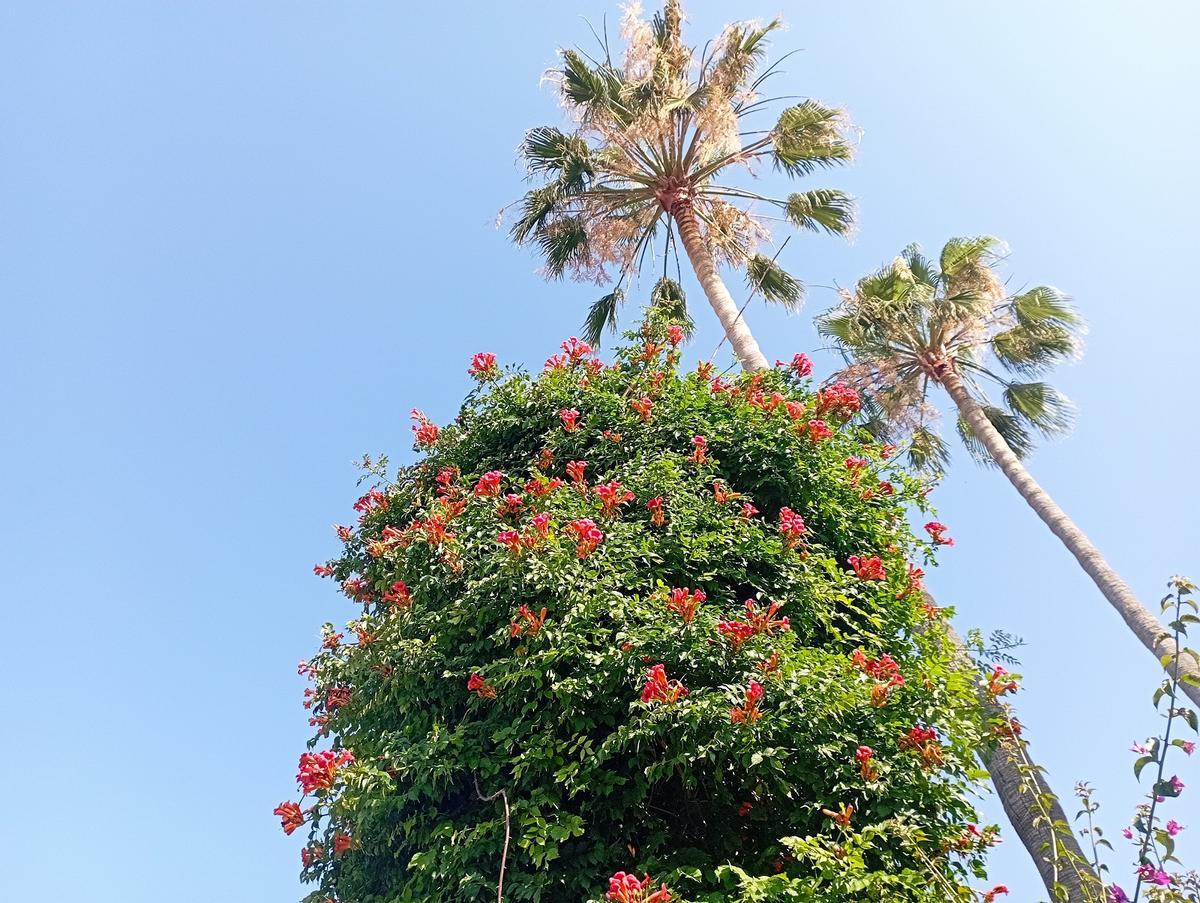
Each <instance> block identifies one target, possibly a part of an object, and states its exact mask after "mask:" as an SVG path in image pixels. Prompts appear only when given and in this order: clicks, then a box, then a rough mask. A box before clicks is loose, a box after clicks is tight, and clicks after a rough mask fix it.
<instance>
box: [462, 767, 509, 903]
mask: <svg viewBox="0 0 1200 903" xmlns="http://www.w3.org/2000/svg"><path fill="white" fill-rule="evenodd" d="M471 777H472V778H473V779H474V781H475V795H476V796H477V797H479V798H480V799H481V800H483V801H484V802H485V803H490V802H492V800H494V799H495V798H496V797H500V799H502V800H503V801H504V852H503V853H502V854H501V855H500V880H499V881H498V882H497V883H496V903H504V869H505V868H506V867H507V866H508V844H509V841H510V840H511V839H512V816H511V813H510V812H509V808H508V794H507V793H505V792H504V789H503V788H501V789H500V790H497V791H496V792H495V793H493V794H492V795H491V796H484V795H483V791H482V790H480V789H479V776H478V775H472V776H471Z"/></svg>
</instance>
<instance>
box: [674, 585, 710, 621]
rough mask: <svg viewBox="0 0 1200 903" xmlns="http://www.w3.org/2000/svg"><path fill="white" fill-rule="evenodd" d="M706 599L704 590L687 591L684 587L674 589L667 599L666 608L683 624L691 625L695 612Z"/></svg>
mask: <svg viewBox="0 0 1200 903" xmlns="http://www.w3.org/2000/svg"><path fill="white" fill-rule="evenodd" d="M707 598H708V596H706V595H705V594H704V590H699V589H698V590H695V591H692V590H689V589H688V588H687V587H686V586H684V587H676V588H675V589H673V590H671V593H670V595H669V596H668V597H667V608H668V609H670V610H671V611H673V612H675V613H676V614H677V615H679V617H681V618H683V623H684V624H691V623H692V621H693V620H694V619H695V617H696V611H697V610H698V609H699V608H700V605H701V604H702V603H703V602H704V601H705V600H706V599H707Z"/></svg>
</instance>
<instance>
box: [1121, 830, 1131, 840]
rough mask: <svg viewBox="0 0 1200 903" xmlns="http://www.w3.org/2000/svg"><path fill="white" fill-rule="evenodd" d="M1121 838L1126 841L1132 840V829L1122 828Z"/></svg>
mask: <svg viewBox="0 0 1200 903" xmlns="http://www.w3.org/2000/svg"><path fill="white" fill-rule="evenodd" d="M1121 836H1122V837H1124V838H1125V839H1126V840H1133V828H1122V829H1121Z"/></svg>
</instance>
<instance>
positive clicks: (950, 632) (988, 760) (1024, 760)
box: [927, 594, 1104, 903]
mask: <svg viewBox="0 0 1200 903" xmlns="http://www.w3.org/2000/svg"><path fill="white" fill-rule="evenodd" d="M927 595H928V594H927ZM946 634H947V636H948V637H949V639H950V642H951V643H953V645H954V658H955V662H956V664H957V665H958V666H959V667H960V668H964V669H967V670H971V671H974V670H975V663H974V661H973V660H972V658H971V655H970V653H969V652H968V651H967V648H966V644H965V643H964V642H963V640H962V637H960V636H959V635H958V634H957V633H956V632H955V630H954V628H952V627H950V626H949V625H947V626H946ZM975 688H976V696H977V698H978V699H979V704H980V706H981V707H982V708H983V711H984V713H985V714H986V715H987V716H988V717H989V719H999V720H1000V721H1002V722H1006V721H1008V719H1009V717H1010V713H1009V711H1008V709H1007V708H1006V707H1005V706H1002V705H1001V704H1000V703H998V702H997V701H996V699H995V698H994V697H993V696H992V695H991V694H990V693H988V691H987V688H986V687H984V686H983V685H982V682H980V681H976V683H975ZM1018 744H1021V745H1020V746H1019V745H1018ZM979 760H980V761H981V762H982V763H983V765H984V767H985V768H987V770H988V776H989V777H990V778H991V779H992V785H993V786H994V787H995V788H996V795H997V796H998V797H999V798H1000V803H1001V805H1002V806H1003V807H1004V814H1005V815H1007V816H1008V822H1009V824H1010V825H1012V828H1013V831H1015V832H1016V835H1017V836H1018V837H1019V838H1021V843H1022V844H1023V845H1024V847H1025V849H1026V850H1028V851H1029V856H1030V858H1032V859H1033V863H1034V865H1035V866H1037V870H1038V874H1039V875H1041V878H1042V883H1043V884H1044V885H1045V886H1046V892H1047V893H1049V895H1050V899H1051V900H1067V901H1070V903H1099V901H1102V900H1103V898H1104V889H1103V888H1104V885H1103V883H1102V882H1101V880H1100V877H1099V876H1098V875H1097V874H1096V872H1095V871H1094V870H1093V868H1092V866H1091V864H1090V863H1089V861H1088V858H1087V856H1086V855H1084V852H1083V848H1082V847H1080V845H1079V840H1078V839H1077V838H1076V836H1075V832H1074V831H1073V830H1071V828H1070V825H1071V822H1070V821H1069V820H1068V819H1067V814H1066V813H1065V812H1064V811H1063V807H1062V804H1061V803H1059V801H1058V797H1057V796H1056V795H1055V794H1054V791H1052V790H1051V789H1050V785H1049V784H1048V783H1047V782H1046V777H1045V774H1044V773H1043V772H1042V770H1041V769H1040V768H1039V767H1038V766H1037V765H1035V764H1034V762H1033V759H1032V758H1031V757H1030V754H1029V744H1028V743H1026V742H1025V741H1023V740H1021V739H1019V738H1017V737H1013V738H1011V739H1008V740H1003V741H1002V742H999V743H997V745H996V746H995V747H994V748H993V749H985V750H980V751H979ZM1055 825H1060V826H1066V827H1065V830H1055ZM1056 888H1058V890H1056ZM1062 892H1065V893H1066V896H1065V897H1060V896H1058V894H1059V893H1062Z"/></svg>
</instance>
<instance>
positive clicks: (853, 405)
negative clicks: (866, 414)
mask: <svg viewBox="0 0 1200 903" xmlns="http://www.w3.org/2000/svg"><path fill="white" fill-rule="evenodd" d="M861 406H862V402H861V401H860V400H859V397H858V392H857V391H856V390H855V389H854V388H853V387H851V386H848V385H846V384H845V383H843V382H835V383H830V384H829V385H828V386H826V387H825V388H824V389H822V390H821V391H820V392H818V393H817V416H818V417H824V416H826V415H832V416H834V417H838V418H841V419H846V418H849V417H851V416H853V415H854V414H856V413H857V412H858V409H859V408H860V407H861Z"/></svg>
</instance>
